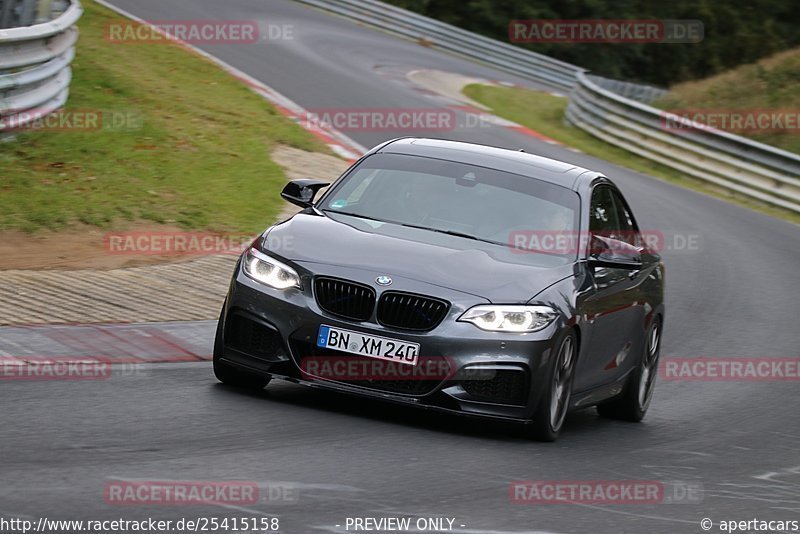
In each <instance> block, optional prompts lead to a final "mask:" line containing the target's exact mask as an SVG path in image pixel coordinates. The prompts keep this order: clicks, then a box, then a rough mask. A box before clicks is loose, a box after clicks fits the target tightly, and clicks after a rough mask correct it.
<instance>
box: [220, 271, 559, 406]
mask: <svg viewBox="0 0 800 534" xmlns="http://www.w3.org/2000/svg"><path fill="white" fill-rule="evenodd" d="M293 266H294V267H297V270H298V272H299V274H300V276H301V279H302V285H303V289H302V290H299V289H295V288H292V289H288V290H276V289H272V288H270V287H267V286H264V285H262V284H260V283H258V282H255V281H254V280H252V279H250V278H249V277H248V276H246V275H245V274H244V273H243V272H242V270H241V266H240V265H237V268H236V273H235V274H234V277H233V280H232V282H231V286H230V291H229V294H228V298H227V301H226V306H225V309H224V310H223V313H222V317H221V319H220V320H221V321H222V325H221V339H218V344H217V347H216V348H215V358H219V359H221V360H222V361H224V362H227V363H229V364H232V365H235V366H238V367H240V368H244V369H246V370H248V371H250V372H254V373H259V374H264V375H269V376H271V377H274V378H282V379H287V380H290V381H293V382H297V383H301V384H305V385H310V386H314V387H320V388H325V389H333V390H337V391H341V392H346V393H351V394H356V395H361V396H366V397H370V398H376V399H383V400H387V401H391V402H396V403H401V404H407V405H414V406H418V407H423V408H429V409H435V410H440V411H447V412H454V413H458V414H462V415H472V416H485V417H491V418H495V419H502V420H513V421H528V420H530V418H531V416H532V414H533V413H534V411H535V409H536V404H537V402H538V401H539V397H540V392H541V391H543V388H544V383H543V382H544V377H545V376H546V375H547V373H546V370H547V369H548V367H549V358H550V355H551V353H552V344H553V343H552V339H553V337H554V335H555V333H556V326H555V325H550V326H549V327H548V328H546V329H544V330H542V331H540V332H534V333H528V334H503V333H496V332H484V331H482V330H480V329H478V328H476V327H475V326H474V325H472V324H469V323H461V322H457V321H456V319H457V318H458V317H459V316H460V315H461V314H462V313H463V312H464V311H466V310H467V309H468V308H470V307H471V306H474V305H476V304H483V303H486V302H487V301H486V300H485V299H482V298H480V297H476V296H473V295H469V294H466V293H462V292H458V291H453V290H450V289H446V288H442V287H439V286H433V285H428V284H423V283H421V282H419V281H416V280H410V279H403V278H399V277H394V284H393V285H392V286H391V289H392V290H394V291H409V292H414V293H422V294H427V295H430V296H433V297H437V298H440V299H445V300H447V301H448V302H450V303H451V306H450V309H449V311H448V313H447V316H446V317H445V319H444V320H443V321H442V322H441V324H439V325H438V326H437V327H436V328H434V329H433V330H431V331H429V332H409V331H403V330H399V329H392V328H387V327H384V326H382V325H380V324H378V323H377V322H376V321H367V322H354V321H349V320H344V319H341V318H339V317H336V316H334V315H331V314H329V313H327V312H326V311H324V310H322V309H321V308H320V307H319V306H318V304H317V302H316V300H315V298H314V295H313V289H312V287H313V278H314V276H318V275H325V276H336V277H339V278H344V279H348V280H353V281H356V282H360V283H363V284H367V285H370V286H372V287H373V288H374V289H375V291H376V292H377V294H378V297H380V294H381V291H382V290H383V288H381V287H380V286H377V285H376V284H374V283H372V282H373V281H374V280H375V278H376V277H377V276H378V275H380V274H383V273H372V272H366V271H364V270H361V269H352V268H342V267H333V266H327V265H324V264H313V265H312V264H305V265H296V264H295V265H293ZM312 271H313V272H312ZM322 324H325V325H329V326H332V327H334V328H342V329H346V330H354V331H359V332H363V333H365V334H371V335H375V336H381V337H386V338H394V339H399V340H403V341H407V342H414V343H419V345H420V353H419V357H420V361H421V362H422V361H425V362H427V363H430V362H434V361H439V362H443V363H442V364H441V365H440V366H438V367H436V369H437V372H434V373H430V374H422V375H417V376H411V377H409V376H400V377H397V376H382V377H377V378H376V376H375V375H374V374H370V375H369V376H364V375H342V374H335V375H329V374H326V375H324V376H320V375H315V374H314V373H313V372H310V371H309V369H310V367H309V365H308V363H307V362H308V361H310V360H307V358H311V359H313V360H316V361H317V362H319V361H323V360H324V359H326V358H332V359H333V360H332V361H336V359H341V360H347V361H353V360H369V361H371V362H373V363H374V361H375V360H374V359H371V358H367V357H362V356H357V355H354V354H349V353H343V352H339V351H334V350H331V349H322V348H319V347H317V346H316V339H317V333H318V331H319V327H320V325H322ZM377 361H380V360H377ZM395 365H398V366H400V367H402V365H401V364H395ZM444 368H446V369H447V371H446V372H442V371H441V370H442V369H444Z"/></svg>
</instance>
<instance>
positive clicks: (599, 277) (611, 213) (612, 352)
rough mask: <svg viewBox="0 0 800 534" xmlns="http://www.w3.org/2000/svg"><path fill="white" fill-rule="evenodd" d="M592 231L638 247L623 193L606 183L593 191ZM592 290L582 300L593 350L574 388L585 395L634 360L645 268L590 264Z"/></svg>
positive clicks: (582, 364)
mask: <svg viewBox="0 0 800 534" xmlns="http://www.w3.org/2000/svg"><path fill="white" fill-rule="evenodd" d="M589 232H590V234H592V235H599V236H603V237H607V238H611V239H615V240H618V241H623V242H625V243H628V244H631V245H634V246H640V245H641V237H640V236H639V232H638V229H637V228H636V225H635V221H634V219H633V217H632V215H631V213H630V210H629V209H628V207H627V204H626V203H625V201H624V200H623V199H622V197H621V195H620V194H619V192H618V191H617V190H616V189H615V188H614V187H612V186H611V185H608V184H601V185H598V186H595V188H594V190H593V191H592V197H591V204H590V213H589ZM587 269H588V271H589V272H588V276H589V277H590V279H591V280H592V283H593V287H592V289H591V291H590V292H589V294H588V296H587V297H586V299H585V300H584V302H583V306H582V308H583V310H582V311H583V315H584V317H585V319H586V321H587V322H588V323H589V325H590V328H589V329H588V330H589V332H590V334H589V339H588V343H589V347H588V350H587V351H586V352H585V353H584V354H585V357H584V359H583V361H582V362H580V364H579V366H580V367H579V372H578V373H577V375H576V379H575V380H576V382H575V389H576V391H582V390H587V389H591V388H593V387H596V386H601V385H604V384H608V383H611V382H613V381H615V380H617V379H618V378H620V377H621V376H622V375H623V374H624V373H625V372H626V371H627V370H628V369H630V367H631V366H632V365H633V362H634V361H635V359H636V355H637V354H638V353H637V351H638V350H640V348H641V343H642V339H643V334H642V332H641V330H642V328H641V325H642V324H643V320H644V317H643V314H644V308H643V302H642V299H641V298H640V292H639V289H638V287H639V285H640V284H641V283H642V281H643V279H642V277H641V270H631V269H624V268H613V267H591V266H588V267H587Z"/></svg>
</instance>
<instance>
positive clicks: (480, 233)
mask: <svg viewBox="0 0 800 534" xmlns="http://www.w3.org/2000/svg"><path fill="white" fill-rule="evenodd" d="M317 207H318V208H319V209H321V210H322V211H324V212H326V213H328V214H332V213H338V214H341V215H346V216H352V217H360V218H364V219H371V220H376V221H381V222H386V223H395V224H400V225H405V226H412V227H417V228H422V229H426V230H431V231H437V232H445V233H452V234H455V235H458V236H461V237H467V238H472V239H478V240H481V241H486V242H490V243H495V244H497V245H501V246H516V243H519V242H520V236H523V237H526V238H527V237H529V236H531V235H542V234H548V233H551V234H556V233H557V234H571V233H573V232H574V231H575V229H576V228H578V216H579V197H578V195H577V193H575V192H574V191H572V190H570V189H568V188H565V187H561V186H558V185H553V184H550V183H547V182H544V181H541V180H536V179H535V177H530V176H522V175H518V174H512V173H508V172H504V171H499V170H495V169H488V168H485V167H476V166H473V165H467V164H463V163H457V162H453V161H446V160H440V159H434V158H426V157H418V156H409V155H399V154H375V155H372V156H369V157H368V158H366V159H365V160H364V161H362V162H361V163H360V164H359V165H358V167H356V168H355V169H354V170H353V171H352V172H350V173H349V174H348V175H347V177H346V178H345V179H344V180H342V181H341V182H340V183H339V184H337V186H336V187H335V188H334V189H332V190H331V191H330V192H329V193H328V194H327V195H326V196H325V198H324V199H323V201H322V202H321V203H320V205H318V206H317ZM523 241H524V239H523ZM556 253H558V254H559V255H562V256H564V255H566V256H570V257H574V256H575V250H572V249H570V250H562V251H556Z"/></svg>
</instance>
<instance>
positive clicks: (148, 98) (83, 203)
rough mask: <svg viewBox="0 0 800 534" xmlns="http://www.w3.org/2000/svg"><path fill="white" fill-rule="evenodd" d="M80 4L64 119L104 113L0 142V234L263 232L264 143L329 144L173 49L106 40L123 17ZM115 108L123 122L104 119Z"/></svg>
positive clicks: (268, 197)
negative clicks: (95, 121) (85, 123)
mask: <svg viewBox="0 0 800 534" xmlns="http://www.w3.org/2000/svg"><path fill="white" fill-rule="evenodd" d="M84 8H85V10H86V11H85V14H84V16H83V18H81V20H80V22H79V27H80V30H81V37H80V39H79V41H78V46H77V57H76V59H75V61H74V62H73V81H72V84H71V89H70V100H69V102H68V105H67V107H66V112H67V113H66V114H65V115H64V116H65V117H66V118H70V117H72V118H76V117H84V118H85V117H89V116H90V114H91V113H93V112H103V113H104V114H103V120H101V121H100V123H101V124H102V127H100V128H98V129H86V128H83V129H82V128H71V129H59V130H54V131H28V132H25V133H22V134H20V135H19V136H18V138H17V139H16V140H15V141H11V142H6V143H2V144H0V169H2V171H1V172H0V174H2V180H1V181H0V192H1V194H0V230H21V231H23V232H27V233H32V232H36V231H39V230H44V229H47V230H60V229H65V228H70V227H78V228H79V227H82V226H84V225H90V226H95V227H100V228H115V229H120V228H125V227H127V226H130V225H132V224H133V223H134V222H141V221H144V222H146V223H156V224H169V225H172V226H178V227H181V228H186V229H204V230H210V231H227V232H248V233H250V232H257V231H259V230H261V229H263V227H264V226H265V225H266V224H267V223H269V222H271V221H272V220H273V219H274V217H275V216H276V215H277V214H278V212H279V210H280V209H281V205H282V204H281V200H280V199H279V198H278V191H279V190H280V187H281V186H282V185H283V182H284V174H283V171H282V169H281V168H280V167H279V166H278V165H277V164H275V163H274V162H272V161H271V160H270V158H269V154H270V151H271V150H272V149H273V148H274V147H276V146H277V145H281V144H282V145H288V146H292V147H296V148H301V149H305V150H311V151H322V152H328V149H327V147H325V146H324V145H323V144H322V143H320V142H319V141H317V140H316V139H315V138H314V137H313V136H311V135H310V134H308V133H307V132H306V131H304V130H303V129H302V128H300V127H299V126H298V125H296V124H294V123H292V122H291V121H290V120H288V119H286V118H285V117H283V116H281V115H280V114H279V113H278V111H277V110H275V109H274V108H273V107H272V106H271V105H270V104H269V103H268V102H266V101H265V100H263V99H262V98H261V97H259V96H257V95H256V94H255V93H253V92H252V91H250V90H249V89H248V88H247V87H246V86H245V85H243V84H242V83H241V82H239V81H238V80H236V79H235V78H233V77H231V76H230V75H228V74H227V73H225V72H224V71H222V70H221V69H220V68H219V67H217V66H216V65H215V64H213V63H211V62H210V61H208V60H205V59H203V58H201V57H199V56H197V55H195V54H192V53H191V52H189V51H186V50H184V49H183V48H181V47H179V46H177V45H174V44H146V43H141V44H128V43H112V42H110V41H107V40H105V39H104V30H105V27H106V25H108V24H110V23H115V22H123V23H124V22H127V19H124V18H121V17H120V16H118V15H117V14H115V13H113V12H111V11H109V10H107V9H105V8H103V7H101V6H99V5H97V4H95V3H93V2H90V1H89V2H84ZM239 46H263V44H258V43H257V44H241V45H239ZM87 112H88V113H87ZM112 116H115V117H117V118H120V117H126V120H125V124H124V125H123V126H122V127H114V126H113V125H110V124H109V123H108V122H107V121H108V118H109V117H112ZM131 117H132V120H131V119H130V118H131ZM328 153H329V152H328Z"/></svg>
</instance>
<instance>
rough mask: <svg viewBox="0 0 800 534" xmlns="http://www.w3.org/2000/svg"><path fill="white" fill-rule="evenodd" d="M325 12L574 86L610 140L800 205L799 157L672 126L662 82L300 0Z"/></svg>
mask: <svg viewBox="0 0 800 534" xmlns="http://www.w3.org/2000/svg"><path fill="white" fill-rule="evenodd" d="M298 1H299V2H302V3H304V4H308V5H311V6H314V7H317V8H320V9H323V10H325V11H329V12H332V13H335V14H338V15H340V16H343V17H346V18H349V19H352V20H355V21H358V22H360V23H363V24H365V25H369V26H373V27H376V28H379V29H382V30H384V31H387V32H390V33H393V34H396V35H400V36H403V37H406V38H409V39H412V40H415V41H418V42H420V43H422V44H425V45H428V46H431V47H433V48H439V49H442V50H446V51H448V52H453V53H455V54H458V55H461V56H465V57H467V58H469V59H473V60H476V61H479V62H482V63H488V64H490V65H491V66H492V67H494V68H497V69H500V70H503V71H506V72H509V73H511V74H514V75H516V76H520V77H522V78H527V79H531V80H536V81H539V82H545V83H547V84H550V85H552V86H555V87H558V88H561V89H567V90H569V91H570V95H569V105H568V106H567V112H566V119H567V121H568V122H569V123H571V124H573V125H574V126H576V127H578V128H580V129H582V130H584V131H586V132H588V133H589V134H591V135H593V136H595V137H598V138H600V139H602V140H604V141H606V142H608V143H610V144H612V145H615V146H618V147H621V148H624V149H625V150H628V151H630V152H633V153H634V154H637V155H639V156H641V157H644V158H647V159H649V160H652V161H656V162H658V163H661V164H664V165H666V166H668V167H671V168H673V169H677V170H679V171H681V172H683V173H685V174H687V175H689V176H692V177H694V178H697V179H700V180H703V181H706V182H709V183H712V184H715V185H716V186H719V187H722V188H724V189H727V190H729V191H735V192H737V193H740V194H743V195H746V196H748V197H751V198H756V199H759V200H761V201H763V202H766V203H768V204H771V205H773V206H779V207H782V208H786V209H789V210H792V211H794V212H800V179H798V178H799V177H800V156H798V155H797V154H792V153H790V152H786V151H784V150H780V149H778V148H775V147H772V146H769V145H765V144H763V143H758V142H755V141H752V140H749V139H745V138H743V137H739V136H736V135H732V134H729V133H727V132H722V131H718V130H712V129H708V128H702V127H701V125H698V129H695V130H690V131H685V132H675V131H670V130H669V129H667V128H664V127H663V116H662V113H663V112H662V111H661V110H658V109H656V108H653V107H650V106H648V105H646V103H647V102H651V101H653V100H655V99H657V98H658V97H660V96H661V95H663V94H664V92H665V91H664V90H663V89H659V88H656V87H651V86H647V85H640V84H634V83H628V82H621V81H616V80H608V79H604V78H599V77H596V76H591V75H589V74H588V73H587V71H586V70H585V69H582V68H580V67H578V66H575V65H570V64H569V63H565V62H562V61H558V60H555V59H552V58H549V57H547V56H544V55H541V54H536V53H534V52H531V51H528V50H524V49H522V48H519V47H516V46H512V45H510V44H508V43H503V42H500V41H497V40H494V39H489V38H487V37H483V36H481V35H477V34H475V33H472V32H469V31H467V30H463V29H461V28H457V27H455V26H452V25H450V24H445V23H443V22H439V21H436V20H433V19H431V18H428V17H424V16H422V15H419V14H416V13H412V12H410V11H407V10H405V9H401V8H398V7H395V6H392V5H388V4H385V3H382V2H379V1H378V0H298Z"/></svg>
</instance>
